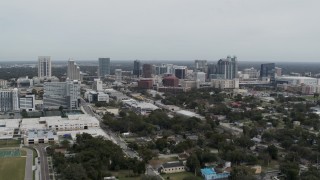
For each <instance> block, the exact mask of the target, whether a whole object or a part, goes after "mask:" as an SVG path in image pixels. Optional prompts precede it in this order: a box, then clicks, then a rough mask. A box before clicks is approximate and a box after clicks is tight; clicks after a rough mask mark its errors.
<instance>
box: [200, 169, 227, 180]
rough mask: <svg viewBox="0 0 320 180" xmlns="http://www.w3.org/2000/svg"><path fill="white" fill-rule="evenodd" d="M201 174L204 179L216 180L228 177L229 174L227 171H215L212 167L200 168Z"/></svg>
mask: <svg viewBox="0 0 320 180" xmlns="http://www.w3.org/2000/svg"><path fill="white" fill-rule="evenodd" d="M201 175H202V177H203V178H204V179H205V180H218V179H228V177H229V176H230V173H229V172H222V173H217V172H216V171H215V170H214V168H204V169H201Z"/></svg>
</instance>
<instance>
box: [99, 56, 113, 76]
mask: <svg viewBox="0 0 320 180" xmlns="http://www.w3.org/2000/svg"><path fill="white" fill-rule="evenodd" d="M98 71H99V72H98V74H99V76H100V77H104V76H106V75H110V58H99V68H98Z"/></svg>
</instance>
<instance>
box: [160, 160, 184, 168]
mask: <svg viewBox="0 0 320 180" xmlns="http://www.w3.org/2000/svg"><path fill="white" fill-rule="evenodd" d="M162 166H163V168H173V167H181V166H184V165H183V162H181V161H173V162H166V163H164V164H162Z"/></svg>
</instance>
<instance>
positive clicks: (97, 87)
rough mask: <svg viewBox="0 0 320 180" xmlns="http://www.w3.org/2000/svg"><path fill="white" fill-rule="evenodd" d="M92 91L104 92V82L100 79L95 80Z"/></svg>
mask: <svg viewBox="0 0 320 180" xmlns="http://www.w3.org/2000/svg"><path fill="white" fill-rule="evenodd" d="M92 89H93V90H95V91H97V92H99V91H103V87H102V81H101V80H100V79H94V81H93V84H92Z"/></svg>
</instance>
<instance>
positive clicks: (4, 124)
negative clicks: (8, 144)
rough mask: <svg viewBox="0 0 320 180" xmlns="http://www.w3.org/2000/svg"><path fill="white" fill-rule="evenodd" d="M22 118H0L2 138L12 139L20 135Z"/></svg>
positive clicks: (0, 135)
mask: <svg viewBox="0 0 320 180" xmlns="http://www.w3.org/2000/svg"><path fill="white" fill-rule="evenodd" d="M19 125H20V119H1V120H0V139H12V138H14V137H15V136H17V137H19V136H20V130H19Z"/></svg>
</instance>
